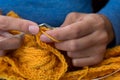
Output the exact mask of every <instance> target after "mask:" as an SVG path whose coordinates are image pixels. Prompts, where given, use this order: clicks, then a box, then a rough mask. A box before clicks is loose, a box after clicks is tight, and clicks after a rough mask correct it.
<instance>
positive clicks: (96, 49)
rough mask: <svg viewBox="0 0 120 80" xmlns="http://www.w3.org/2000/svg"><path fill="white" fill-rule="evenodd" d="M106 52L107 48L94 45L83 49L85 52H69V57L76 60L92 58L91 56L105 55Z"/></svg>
mask: <svg viewBox="0 0 120 80" xmlns="http://www.w3.org/2000/svg"><path fill="white" fill-rule="evenodd" d="M105 50H106V46H103V45H93V46H91V47H89V48H86V49H83V50H79V51H74V52H67V55H68V56H69V57H70V58H73V59H74V58H85V57H90V56H94V55H98V54H102V53H105Z"/></svg>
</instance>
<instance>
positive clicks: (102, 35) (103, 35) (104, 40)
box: [97, 32, 108, 44]
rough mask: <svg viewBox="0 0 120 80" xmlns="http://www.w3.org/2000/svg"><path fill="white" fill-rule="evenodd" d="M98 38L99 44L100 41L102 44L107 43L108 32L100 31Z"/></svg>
mask: <svg viewBox="0 0 120 80" xmlns="http://www.w3.org/2000/svg"><path fill="white" fill-rule="evenodd" d="M98 39H99V40H97V42H98V41H100V44H101V43H103V44H104V43H107V42H108V34H107V33H106V32H102V33H100V35H99V37H98Z"/></svg>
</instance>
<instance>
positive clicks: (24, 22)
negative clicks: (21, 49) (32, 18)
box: [18, 19, 29, 31]
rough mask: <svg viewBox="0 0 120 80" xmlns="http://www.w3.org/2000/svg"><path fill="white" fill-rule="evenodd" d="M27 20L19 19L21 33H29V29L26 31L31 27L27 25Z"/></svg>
mask: <svg viewBox="0 0 120 80" xmlns="http://www.w3.org/2000/svg"><path fill="white" fill-rule="evenodd" d="M27 23H28V22H27V20H21V19H18V28H19V30H20V31H25V30H26V31H27V30H28V29H26V28H27V27H28V26H29V25H28V24H27Z"/></svg>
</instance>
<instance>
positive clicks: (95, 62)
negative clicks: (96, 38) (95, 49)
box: [91, 56, 103, 65]
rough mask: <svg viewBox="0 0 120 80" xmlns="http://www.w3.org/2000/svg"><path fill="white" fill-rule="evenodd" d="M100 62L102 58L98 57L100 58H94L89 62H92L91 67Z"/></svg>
mask: <svg viewBox="0 0 120 80" xmlns="http://www.w3.org/2000/svg"><path fill="white" fill-rule="evenodd" d="M102 60H103V58H102V57H100V56H94V57H93V59H92V60H91V62H92V65H94V64H98V63H100V62H101V61H102Z"/></svg>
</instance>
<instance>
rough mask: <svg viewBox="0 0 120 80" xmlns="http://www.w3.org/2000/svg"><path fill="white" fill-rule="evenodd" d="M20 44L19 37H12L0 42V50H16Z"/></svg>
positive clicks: (20, 39)
mask: <svg viewBox="0 0 120 80" xmlns="http://www.w3.org/2000/svg"><path fill="white" fill-rule="evenodd" d="M21 44H22V38H21V36H20V37H13V38H10V39H6V40H3V41H0V50H11V49H17V48H19V47H20V46H21Z"/></svg>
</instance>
